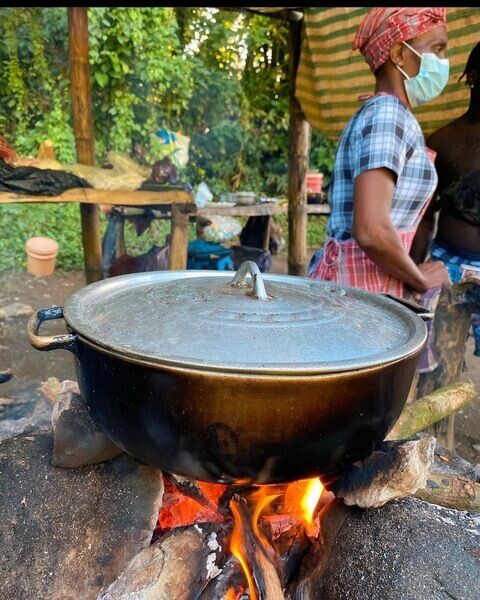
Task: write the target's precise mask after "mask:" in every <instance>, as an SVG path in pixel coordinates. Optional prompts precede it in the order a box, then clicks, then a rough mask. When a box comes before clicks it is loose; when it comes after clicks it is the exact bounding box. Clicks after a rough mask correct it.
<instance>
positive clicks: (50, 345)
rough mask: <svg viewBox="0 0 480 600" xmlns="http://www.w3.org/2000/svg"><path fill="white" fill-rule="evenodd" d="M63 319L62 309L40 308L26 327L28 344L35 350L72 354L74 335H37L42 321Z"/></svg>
mask: <svg viewBox="0 0 480 600" xmlns="http://www.w3.org/2000/svg"><path fill="white" fill-rule="evenodd" d="M55 319H63V307H62V306H52V307H51V308H42V309H41V310H39V311H37V312H36V313H34V314H33V315H32V316H31V317H30V320H29V321H28V325H27V337H28V341H29V342H30V344H31V345H32V346H33V347H34V348H36V349H37V350H60V349H61V350H70V351H72V352H73V350H74V346H75V344H76V341H77V336H76V334H74V333H66V334H64V335H49V336H42V335H38V332H39V330H40V327H41V325H42V323H43V322H44V321H54V320H55Z"/></svg>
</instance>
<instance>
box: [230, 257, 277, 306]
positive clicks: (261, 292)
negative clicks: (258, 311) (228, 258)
mask: <svg viewBox="0 0 480 600" xmlns="http://www.w3.org/2000/svg"><path fill="white" fill-rule="evenodd" d="M248 274H250V276H251V278H252V282H253V287H252V291H251V292H248V293H249V294H250V295H251V296H253V297H254V298H257V300H263V301H265V300H268V294H267V292H266V291H265V284H264V283H263V279H262V275H261V273H260V269H259V268H258V265H257V263H255V262H253V260H246V261H245V262H244V263H242V264H241V265H240V267H239V269H238V271H237V272H236V273H235V277H234V278H233V279H232V281H231V282H230V285H232V286H233V287H240V288H244V287H247V283H246V279H247V275H248Z"/></svg>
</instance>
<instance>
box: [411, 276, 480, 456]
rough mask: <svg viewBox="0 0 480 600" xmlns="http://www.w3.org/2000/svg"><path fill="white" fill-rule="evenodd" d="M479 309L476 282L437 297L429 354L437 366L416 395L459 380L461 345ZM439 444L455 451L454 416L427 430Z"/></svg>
mask: <svg viewBox="0 0 480 600" xmlns="http://www.w3.org/2000/svg"><path fill="white" fill-rule="evenodd" d="M479 309H480V281H479V280H477V279H475V278H473V279H471V280H465V281H460V282H458V283H456V284H454V285H453V286H452V287H451V288H450V289H447V288H444V289H443V290H442V292H441V294H440V298H439V301H438V305H437V308H436V310H435V317H434V320H433V324H432V325H433V328H434V331H435V339H434V342H433V351H434V353H435V355H436V356H437V359H438V367H437V368H436V369H435V370H434V371H431V372H429V373H422V374H421V375H420V378H419V382H418V387H417V395H418V396H426V395H427V394H430V393H432V391H433V390H436V389H438V388H441V387H445V386H446V385H448V384H451V383H455V382H457V381H460V379H461V377H462V369H463V361H464V355H465V343H466V340H467V335H468V328H469V326H470V318H471V315H472V313H473V312H478V310H479ZM431 433H432V435H434V436H435V437H436V438H437V440H438V441H439V443H440V444H441V445H442V446H444V447H445V448H447V449H448V450H455V413H453V414H451V415H450V417H448V419H445V420H443V421H441V422H439V423H437V424H436V425H434V426H433V429H432V431H431Z"/></svg>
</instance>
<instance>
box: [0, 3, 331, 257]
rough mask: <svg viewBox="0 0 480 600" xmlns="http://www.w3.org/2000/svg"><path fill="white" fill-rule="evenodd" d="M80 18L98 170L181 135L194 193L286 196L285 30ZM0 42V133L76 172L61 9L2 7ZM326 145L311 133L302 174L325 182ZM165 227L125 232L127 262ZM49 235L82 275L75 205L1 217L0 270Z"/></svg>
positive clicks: (146, 16) (220, 22)
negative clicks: (307, 167) (43, 146)
mask: <svg viewBox="0 0 480 600" xmlns="http://www.w3.org/2000/svg"><path fill="white" fill-rule="evenodd" d="M88 15H89V36H90V37H89V39H90V67H91V86H92V104H93V113H94V126H95V149H96V158H97V163H98V164H103V163H104V161H105V157H106V154H107V152H108V151H109V150H116V151H120V152H124V153H126V154H131V152H132V148H133V145H134V144H135V143H137V144H140V145H141V146H143V147H144V148H145V151H146V152H147V154H146V155H147V156H150V157H152V156H155V153H156V151H157V150H156V147H155V145H154V144H153V143H152V140H154V139H155V138H154V136H153V134H154V132H155V131H157V130H158V129H160V128H163V127H165V128H167V129H169V130H172V131H181V132H182V133H183V134H184V135H187V136H189V137H190V140H191V141H190V151H189V154H190V158H189V163H188V165H187V167H186V168H185V169H184V170H183V171H182V172H181V176H182V178H183V179H184V180H188V181H189V182H190V183H191V184H192V185H196V184H198V183H200V181H206V182H207V183H208V185H209V187H210V188H211V189H212V191H213V192H214V194H216V195H217V194H219V193H221V192H223V191H231V190H242V189H243V190H246V189H250V190H255V191H257V192H259V193H262V194H265V195H269V196H282V195H285V194H286V192H287V160H288V159H287V154H288V122H289V81H288V69H287V65H288V60H289V57H288V24H286V23H283V22H281V21H278V20H275V19H270V18H268V17H263V16H259V15H251V14H243V13H239V12H236V11H220V10H218V9H217V8H206V7H175V8H172V7H169V8H153V7H139V8H113V7H95V8H89V11H88ZM0 36H1V39H2V40H3V43H2V44H0V62H1V65H2V68H1V69H0V128H1V129H0V132H1V133H2V134H3V135H5V137H6V138H7V139H8V140H9V141H10V142H11V143H12V144H13V145H14V147H15V148H16V149H17V150H18V151H19V152H20V153H22V154H27V155H28V154H30V155H35V154H36V152H37V150H38V146H39V144H40V143H42V142H43V141H44V140H45V139H51V140H52V141H53V143H54V145H55V149H56V157H57V158H58V159H59V160H60V161H61V162H64V163H72V162H75V144H74V136H73V128H72V120H71V99H70V84H69V62H68V26H67V9H66V8H65V7H63V8H62V7H50V8H35V7H21V8H0ZM334 147H335V144H334V143H333V142H331V141H329V140H327V139H325V138H323V137H322V136H320V135H319V134H317V133H314V134H313V136H312V148H311V154H310V161H311V166H312V167H313V168H317V169H320V170H321V171H322V172H323V173H324V174H325V176H326V177H325V183H326V184H327V183H328V178H329V176H330V173H331V169H332V166H333V153H334ZM149 152H150V154H148V153H149ZM150 162H151V161H150ZM23 220H25V222H24V223H23V224H22V223H21V222H22V221H23ZM311 222H312V225H311V226H309V244H310V243H313V244H314V245H317V240H318V239H320V238H321V237H322V235H324V233H323V224H322V223H323V221H322V220H320V219H319V220H317V219H311ZM164 225H165V224H164V223H161V224H160V225H159V227H160V229H159V230H158V231H157V232H156V234H155V231H154V233H153V235H151V234H149V233H147V234H144V236H142V237H141V238H137V237H136V236H135V234H134V233H132V232H131V231H130V230H128V231H129V232H128V234H127V235H128V239H127V241H129V243H130V246H129V247H130V248H131V249H132V252H134V251H137V250H138V251H146V250H148V248H149V247H150V245H151V243H152V242H153V241H156V243H160V244H161V243H163V238H164V233H165V231H166V230H164V229H162V228H164ZM102 226H103V227H104V226H105V222H104V219H103V220H102ZM33 230H35V233H33ZM284 231H285V233H286V227H284ZM49 232H50V233H51V234H52V235H53V234H55V235H53V237H55V238H56V239H58V240H59V242H60V244H61V247H63V250H61V254H60V256H59V264H60V265H61V266H62V267H63V268H73V267H78V266H80V265H81V263H82V258H81V244H80V233H79V217H78V207H77V206H62V207H59V206H53V205H48V206H32V205H28V206H19V207H13V206H10V207H3V208H2V209H1V212H0V239H1V241H0V262H1V260H3V265H6V266H9V265H11V266H13V265H17V266H18V265H20V264H21V261H23V260H24V257H23V255H24V251H23V243H24V241H25V239H26V236H29V235H39V234H41V235H48V234H49ZM158 237H160V238H161V239H160V240H158V239H154V238H158ZM11 238H13V239H11ZM15 244H16V245H15ZM66 245H67V246H69V249H67V247H66ZM7 249H8V251H9V252H11V253H12V254H11V256H9V257H7V258H5V256H6V255H5V252H6V251H7ZM1 267H2V265H1V264H0V268H1Z"/></svg>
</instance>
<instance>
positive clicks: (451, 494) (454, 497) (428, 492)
mask: <svg viewBox="0 0 480 600" xmlns="http://www.w3.org/2000/svg"><path fill="white" fill-rule="evenodd" d="M413 496H415V497H416V498H420V499H421V500H425V501H426V502H430V503H431V504H439V505H440V506H445V507H447V508H454V509H456V510H468V511H472V512H475V511H480V483H475V482H474V481H472V480H471V479H467V478H466V477H459V476H458V475H447V474H445V473H435V472H432V473H430V475H429V476H428V479H427V485H426V487H425V488H423V489H421V490H417V491H416V492H415V494H413Z"/></svg>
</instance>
